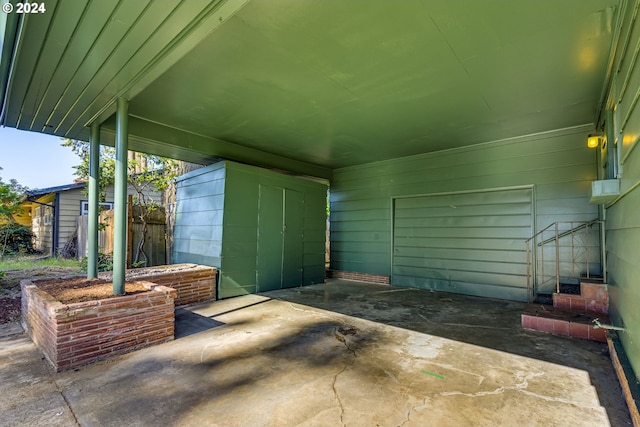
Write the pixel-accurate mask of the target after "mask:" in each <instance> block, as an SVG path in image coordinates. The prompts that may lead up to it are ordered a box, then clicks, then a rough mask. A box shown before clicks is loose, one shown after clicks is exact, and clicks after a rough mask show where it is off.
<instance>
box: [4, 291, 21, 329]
mask: <svg viewBox="0 0 640 427" xmlns="http://www.w3.org/2000/svg"><path fill="white" fill-rule="evenodd" d="M20 310H21V306H20V297H15V298H0V324H2V323H8V322H17V321H18V320H20Z"/></svg>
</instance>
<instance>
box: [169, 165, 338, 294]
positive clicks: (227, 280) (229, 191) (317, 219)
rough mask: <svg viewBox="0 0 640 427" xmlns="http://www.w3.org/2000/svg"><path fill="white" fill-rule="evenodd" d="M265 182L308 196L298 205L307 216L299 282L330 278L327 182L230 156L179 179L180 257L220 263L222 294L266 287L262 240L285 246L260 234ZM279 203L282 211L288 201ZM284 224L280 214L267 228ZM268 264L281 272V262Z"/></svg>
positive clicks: (298, 251) (176, 248) (176, 242)
mask: <svg viewBox="0 0 640 427" xmlns="http://www.w3.org/2000/svg"><path fill="white" fill-rule="evenodd" d="M261 187H262V188H269V189H271V190H273V191H275V192H277V191H281V192H283V193H286V192H290V191H293V192H294V193H295V194H299V195H301V196H302V202H301V203H300V204H298V205H297V207H296V208H294V212H295V213H296V214H299V216H300V217H301V218H302V223H301V225H300V226H299V227H297V228H298V229H299V234H300V235H301V236H300V238H299V241H297V242H295V243H296V245H295V247H296V254H297V255H296V256H299V260H300V261H299V263H300V266H299V267H298V270H301V271H300V273H299V274H300V280H299V281H296V285H308V284H312V283H320V282H323V281H324V278H325V267H324V263H325V259H324V257H325V235H326V234H325V232H326V195H327V184H325V183H322V182H319V181H315V180H310V179H306V178H302V177H298V176H292V175H287V174H284V173H278V172H274V171H271V170H268V169H262V168H258V167H254V166H248V165H243V164H239V163H234V162H228V161H224V162H219V163H216V164H215V165H211V166H208V167H206V168H202V169H198V170H195V171H193V172H190V173H188V174H185V175H183V176H182V177H180V178H179V179H178V186H177V197H176V199H177V206H176V226H175V232H174V260H175V262H193V263H199V264H204V265H211V266H214V267H217V268H219V269H220V278H219V284H218V297H219V298H226V297H231V296H237V295H243V294H247V293H255V292H258V291H260V290H265V289H261V288H260V287H259V286H258V285H259V282H258V280H257V276H258V274H259V272H258V244H259V243H260V244H262V245H264V244H267V245H272V246H273V247H267V248H265V247H264V246H263V247H262V250H263V251H267V252H269V251H272V252H274V253H276V252H278V251H282V247H276V246H277V245H276V244H275V243H274V242H272V241H270V240H269V239H266V240H262V241H260V240H259V218H260V214H259V213H260V211H259V209H260V200H261V199H260V196H261V194H260V188H261ZM281 205H282V203H281ZM275 208H279V209H280V211H281V212H282V206H275ZM263 227H265V225H264V224H263ZM281 227H282V220H280V223H278V221H275V220H274V221H273V224H267V226H266V227H265V228H263V229H267V230H275V232H276V233H277V234H279V233H280V232H281ZM289 252H290V251H289ZM266 268H268V269H269V273H273V272H276V270H277V273H278V274H279V271H280V270H279V269H280V268H281V267H280V266H279V265H278V263H268V264H267V265H266Z"/></svg>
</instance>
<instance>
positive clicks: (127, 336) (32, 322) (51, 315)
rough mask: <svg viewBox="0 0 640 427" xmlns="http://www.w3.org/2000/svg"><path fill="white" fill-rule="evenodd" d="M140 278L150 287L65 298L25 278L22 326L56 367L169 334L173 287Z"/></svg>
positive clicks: (133, 347)
mask: <svg viewBox="0 0 640 427" xmlns="http://www.w3.org/2000/svg"><path fill="white" fill-rule="evenodd" d="M60 280H64V279H60ZM139 282H140V283H141V284H142V285H143V286H144V287H146V288H148V289H151V290H150V291H148V292H141V293H137V294H132V295H124V296H120V297H112V298H108V299H102V300H92V301H86V302H79V303H70V304H63V303H60V302H59V301H57V300H55V299H54V298H53V297H52V296H51V295H50V294H48V293H47V292H45V291H43V290H42V289H40V288H38V281H37V280H33V281H32V280H23V281H22V282H21V283H20V285H21V288H22V324H23V327H24V328H25V330H26V331H27V332H28V334H29V336H30V337H31V339H32V340H33V342H34V343H35V344H36V346H37V347H38V348H39V349H40V350H41V351H42V352H43V353H44V355H45V358H46V359H47V360H48V361H49V362H50V363H51V365H53V367H54V368H55V370H56V371H61V370H65V369H69V368H73V367H76V366H81V365H86V364H88V363H93V362H96V361H98V360H102V359H106V358H108V357H111V356H115V355H118V354H123V353H128V352H130V351H134V350H137V349H140V348H143V347H148V346H151V345H154V344H159V343H162V342H165V341H170V340H173V334H174V299H175V298H176V294H177V292H176V291H175V290H174V289H171V288H168V287H166V286H158V285H155V284H153V283H149V282H142V281H139Z"/></svg>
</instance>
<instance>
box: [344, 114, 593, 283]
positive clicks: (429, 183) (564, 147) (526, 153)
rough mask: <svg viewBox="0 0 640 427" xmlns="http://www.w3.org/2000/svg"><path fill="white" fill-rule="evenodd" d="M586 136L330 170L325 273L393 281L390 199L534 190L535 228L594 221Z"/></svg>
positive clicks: (518, 141)
mask: <svg viewBox="0 0 640 427" xmlns="http://www.w3.org/2000/svg"><path fill="white" fill-rule="evenodd" d="M592 130H593V127H592V126H580V127H575V128H570V129H563V130H558V131H553V132H546V133H541V134H537V135H532V136H526V137H520V138H514V139H510V140H503V141H497V142H493V143H486V144H481V145H478V146H474V147H469V148H461V149H454V150H447V151H441V152H437V153H430V154H424V155H418V156H411V157H405V158H401V159H396V160H390V161H385V162H378V163H370V164H365V165H360V166H354V167H348V168H342V169H337V170H335V171H334V179H333V181H332V186H331V268H332V269H334V270H342V271H352V272H363V273H369V274H379V275H391V246H392V230H391V226H392V198H394V197H401V196H409V195H426V194H435V193H444V192H458V191H472V190H480V189H493V188H501V187H512V186H522V185H534V186H535V190H534V193H535V212H536V215H535V222H536V227H537V229H538V230H539V229H542V228H543V227H545V226H547V225H548V224H551V223H552V222H555V221H570V220H574V221H588V220H592V219H595V218H597V216H598V212H597V207H596V206H594V205H590V204H589V203H588V198H589V186H590V182H591V181H592V180H594V179H595V174H596V164H595V163H596V154H595V152H594V151H593V150H589V149H588V148H587V147H586V143H585V141H586V135H587V134H588V133H589V132H591V131H592ZM521 250H522V251H523V252H524V251H525V244H524V241H523V242H522V248H521Z"/></svg>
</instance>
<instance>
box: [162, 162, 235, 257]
mask: <svg viewBox="0 0 640 427" xmlns="http://www.w3.org/2000/svg"><path fill="white" fill-rule="evenodd" d="M224 184H225V168H224V163H216V164H214V165H211V166H208V167H206V168H202V169H196V170H195V171H192V172H189V173H187V174H185V175H182V176H181V177H179V178H178V180H177V185H176V222H175V228H174V232H173V260H174V262H175V263H181V262H192V263H196V264H203V265H210V266H213V267H218V268H219V267H220V260H221V259H222V219H223V209H224Z"/></svg>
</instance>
